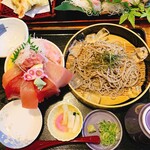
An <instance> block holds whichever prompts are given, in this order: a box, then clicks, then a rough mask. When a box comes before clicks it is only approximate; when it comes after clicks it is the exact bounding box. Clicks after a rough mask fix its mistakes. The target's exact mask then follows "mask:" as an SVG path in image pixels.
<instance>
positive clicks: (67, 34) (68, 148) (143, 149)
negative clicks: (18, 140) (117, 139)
mask: <svg viewBox="0 0 150 150" xmlns="http://www.w3.org/2000/svg"><path fill="white" fill-rule="evenodd" d="M134 31H135V32H136V33H137V34H139V35H140V36H141V37H142V38H143V39H144V40H145V33H144V32H143V30H141V29H134ZM75 32H76V31H69V30H67V31H61V32H60V31H59V32H56V31H36V30H34V31H33V30H31V31H30V34H32V35H34V36H36V37H42V38H46V39H48V40H50V41H52V42H54V43H55V44H56V45H57V46H58V47H59V48H60V49H61V50H62V51H63V50H64V47H65V45H66V44H67V42H68V40H69V39H70V38H71V37H72V36H73V34H74V33H75ZM4 61H5V59H4V58H1V60H0V66H1V67H0V77H1V80H0V83H1V84H0V108H2V107H3V106H4V105H5V104H6V103H8V101H7V99H6V97H5V93H4V90H3V88H2V86H1V85H2V75H3V72H4V69H3V68H4ZM62 100H64V101H70V102H71V103H73V104H74V105H76V106H77V107H78V108H79V109H80V110H81V112H82V114H83V117H85V116H86V114H87V113H89V112H90V111H91V110H93V109H94V108H90V107H89V106H86V105H85V104H82V103H81V102H80V101H79V100H77V99H76V98H75V97H74V95H73V94H72V93H71V92H70V89H69V87H68V86H66V87H64V88H62V89H61V93H60V95H59V96H53V97H51V98H49V99H48V100H45V101H44V102H43V103H41V104H39V108H40V110H41V112H42V115H43V118H44V123H43V128H42V131H41V133H40V135H39V137H38V139H42V140H53V139H54V138H53V137H52V136H51V135H50V133H49V132H48V129H47V126H46V119H47V114H48V113H49V111H50V110H51V108H52V107H53V106H54V105H55V103H56V102H58V101H62ZM149 100H150V97H149V92H147V93H146V94H145V95H144V96H143V97H142V98H141V99H140V100H138V101H137V103H139V102H142V103H147V102H149ZM130 107H131V105H129V106H126V107H122V108H117V109H110V111H111V112H113V113H114V114H115V115H116V116H117V117H118V118H119V120H120V122H121V124H122V127H123V138H122V141H121V143H120V145H119V146H118V148H117V149H116V150H150V145H144V144H140V143H136V142H135V141H134V140H133V139H131V138H130V137H129V135H128V133H127V132H126V129H125V126H124V116H125V114H126V112H127V110H128V109H129V108H130ZM79 136H81V134H80V135H79ZM4 149H5V147H4V146H3V145H0V150H4ZM48 149H49V150H55V149H56V150H81V149H82V150H88V149H89V148H88V147H87V145H86V144H84V143H83V144H67V145H62V146H57V147H51V148H48Z"/></svg>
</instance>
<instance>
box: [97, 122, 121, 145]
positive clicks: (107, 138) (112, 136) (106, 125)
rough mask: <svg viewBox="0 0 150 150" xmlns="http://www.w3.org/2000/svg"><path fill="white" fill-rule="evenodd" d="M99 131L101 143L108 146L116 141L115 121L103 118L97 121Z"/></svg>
mask: <svg viewBox="0 0 150 150" xmlns="http://www.w3.org/2000/svg"><path fill="white" fill-rule="evenodd" d="M99 132H100V138H101V144H102V145H104V146H110V145H113V144H115V143H116V140H117V134H118V132H119V128H118V125H117V124H116V123H114V122H110V121H106V120H103V121H101V122H99Z"/></svg>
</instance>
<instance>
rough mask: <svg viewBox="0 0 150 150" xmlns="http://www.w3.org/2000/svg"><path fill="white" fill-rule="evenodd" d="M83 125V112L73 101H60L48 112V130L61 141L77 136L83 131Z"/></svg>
mask: <svg viewBox="0 0 150 150" xmlns="http://www.w3.org/2000/svg"><path fill="white" fill-rule="evenodd" d="M64 114H65V115H64ZM64 116H65V117H64ZM66 116H67V117H66ZM72 116H73V117H72ZM64 118H65V119H64ZM66 118H67V119H66ZM69 118H70V119H69ZM77 118H78V119H77ZM64 120H65V121H64ZM66 120H67V121H66ZM77 120H78V121H77ZM82 125H83V116H82V113H81V112H80V110H79V109H78V108H77V107H76V106H74V105H72V104H71V103H67V102H60V103H58V104H56V105H55V106H54V107H53V108H52V110H51V111H50V113H49V114H48V118H47V127H48V130H49V132H50V134H51V135H52V136H53V137H54V138H56V139H57V140H60V141H70V140H72V139H74V138H76V137H77V136H78V135H79V133H80V132H81V129H82Z"/></svg>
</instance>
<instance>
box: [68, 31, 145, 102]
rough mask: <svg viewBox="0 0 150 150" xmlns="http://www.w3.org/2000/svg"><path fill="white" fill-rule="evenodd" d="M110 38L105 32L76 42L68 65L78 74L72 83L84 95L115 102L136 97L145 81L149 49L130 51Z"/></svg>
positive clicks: (75, 74) (70, 50)
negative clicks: (120, 98)
mask: <svg viewBox="0 0 150 150" xmlns="http://www.w3.org/2000/svg"><path fill="white" fill-rule="evenodd" d="M109 36H110V34H109V31H108V30H106V29H102V30H100V31H99V32H98V33H97V34H90V35H87V37H86V38H85V40H83V41H74V43H73V44H72V46H71V47H70V48H69V52H70V53H69V56H68V59H67V65H66V67H67V68H68V69H69V70H70V71H71V72H72V73H74V78H73V79H72V81H71V83H70V84H71V86H72V87H73V88H74V89H76V90H77V91H80V93H82V94H83V93H85V92H90V93H95V94H98V95H99V96H101V97H103V96H109V97H110V98H111V99H114V100H115V99H116V98H117V97H119V96H126V97H128V99H129V98H131V97H132V98H133V97H136V96H137V95H138V94H139V93H140V92H141V86H142V84H143V82H144V80H145V65H144V62H143V59H144V58H145V57H146V56H147V53H148V52H147V49H146V48H145V47H141V48H135V47H131V48H132V50H130V51H129V50H127V48H128V47H130V46H126V45H125V43H124V44H122V43H120V41H118V40H116V41H115V42H114V41H113V42H111V41H110V40H109ZM125 99H127V98H125ZM99 103H100V102H99Z"/></svg>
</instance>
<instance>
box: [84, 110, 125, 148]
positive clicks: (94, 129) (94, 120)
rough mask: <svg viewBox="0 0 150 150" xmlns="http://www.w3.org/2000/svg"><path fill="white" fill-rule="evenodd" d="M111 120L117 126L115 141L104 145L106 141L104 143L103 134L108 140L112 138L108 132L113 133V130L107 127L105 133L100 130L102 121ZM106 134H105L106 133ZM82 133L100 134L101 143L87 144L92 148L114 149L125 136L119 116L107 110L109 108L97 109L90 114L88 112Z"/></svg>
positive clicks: (87, 134) (89, 134)
mask: <svg viewBox="0 0 150 150" xmlns="http://www.w3.org/2000/svg"><path fill="white" fill-rule="evenodd" d="M104 121H106V122H111V123H113V124H116V126H117V128H116V132H114V133H115V135H116V136H115V138H114V139H115V142H114V143H113V144H112V143H111V144H108V145H104V143H105V142H104V143H103V144H102V142H103V141H102V140H103V139H102V136H103V137H104V138H105V139H107V138H109V139H108V140H110V136H108V137H107V136H106V135H107V134H112V133H111V132H112V130H113V128H112V130H111V129H110V131H109V130H108V127H107V129H105V131H106V133H103V135H102V134H101V132H100V122H104ZM110 128H111V127H110ZM104 134H105V135H104ZM82 135H83V136H91V135H98V136H100V139H101V142H100V144H92V143H87V146H88V147H89V148H91V149H92V150H114V149H115V148H117V147H118V145H119V144H120V142H121V140H122V136H123V131H122V125H121V123H120V121H119V119H118V118H117V116H116V115H114V114H113V113H112V112H110V111H107V110H101V109H96V110H93V111H91V112H90V113H89V114H87V116H86V117H85V119H84V123H83V129H82Z"/></svg>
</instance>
